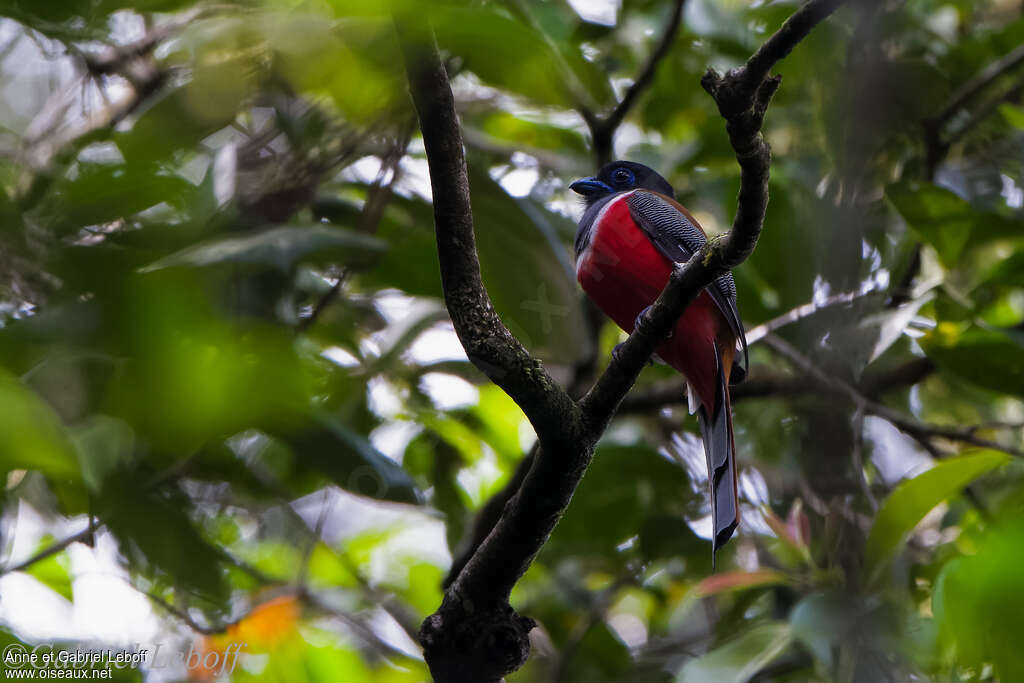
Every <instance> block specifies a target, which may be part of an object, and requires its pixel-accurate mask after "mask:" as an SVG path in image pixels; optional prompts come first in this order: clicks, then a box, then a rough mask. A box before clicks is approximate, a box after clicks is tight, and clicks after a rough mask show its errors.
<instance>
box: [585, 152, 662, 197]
mask: <svg viewBox="0 0 1024 683" xmlns="http://www.w3.org/2000/svg"><path fill="white" fill-rule="evenodd" d="M638 188H643V189H645V190H654V191H655V192H660V193H661V194H664V195H668V196H669V197H672V198H675V196H676V195H675V192H674V191H673V190H672V186H671V185H669V184H668V181H667V180H665V179H664V178H662V177H661V176H660V175H658V174H657V172H655V171H653V170H652V169H650V168H647V167H646V166H644V165H643V164H638V163H636V162H634V161H613V162H612V163H610V164H606V165H605V166H604V167H603V168H602V169H601V170H600V172H599V173H598V174H597V175H596V176H594V177H592V178H583V179H582V180H577V181H576V182H575V183H573V184H572V185H570V186H569V189H571V190H572V191H573V192H576V193H577V194H580V195H582V196H583V199H584V200H586V202H587V204H588V205H590V204H593V203H594V202H596V201H599V200H600V199H602V198H604V197H607V196H608V195H611V194H615V193H617V192H627V191H629V190H635V189H638Z"/></svg>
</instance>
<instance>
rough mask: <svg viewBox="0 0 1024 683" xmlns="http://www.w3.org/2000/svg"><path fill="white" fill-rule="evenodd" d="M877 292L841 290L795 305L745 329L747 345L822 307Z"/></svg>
mask: <svg viewBox="0 0 1024 683" xmlns="http://www.w3.org/2000/svg"><path fill="white" fill-rule="evenodd" d="M877 293H878V290H875V289H869V290H866V291H863V292H841V293H839V294H833V295H832V296H829V297H825V298H824V299H822V300H821V301H809V302H807V303H806V304H802V305H800V306H797V307H796V308H794V309H793V310H791V311H786V312H785V313H783V314H782V315H780V316H776V317H775V318H772V319H771V320H769V321H768V322H764V323H761V324H760V325H758V326H756V327H752V328H750V329H749V330H747V345H748V346H753V345H754V344H756V343H757V342H759V341H761V339H763V338H764V336H765V335H767V334H769V333H771V332H776V331H778V330H779V329H781V328H783V327H785V326H786V325H790V324H792V323H795V322H797V321H800V320H803V319H804V318H807V317H809V316H812V315H814V314H815V313H817V312H818V311H820V310H822V309H825V308H830V307H832V306H838V305H840V304H851V303H853V302H854V301H857V300H858V299H862V298H864V297H866V296H869V295H871V294H877Z"/></svg>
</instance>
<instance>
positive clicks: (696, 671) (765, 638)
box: [676, 622, 793, 683]
mask: <svg viewBox="0 0 1024 683" xmlns="http://www.w3.org/2000/svg"><path fill="white" fill-rule="evenodd" d="M792 639H793V633H792V629H791V628H790V626H789V624H785V623H780V622H772V623H767V624H761V625H758V626H754V627H753V628H751V629H749V630H747V631H745V632H744V633H743V634H742V635H740V636H739V637H738V638H735V639H733V640H731V641H729V642H728V643H726V644H725V645H723V646H721V647H719V648H717V649H715V650H712V651H711V652H709V653H707V654H706V655H704V656H703V657H700V658H699V659H695V660H691V661H690V662H687V664H686V666H684V667H683V670H682V671H681V672H680V674H679V676H678V677H677V678H676V681H677V683H746V681H749V680H750V678H751V677H752V676H753V675H754V674H756V673H757V672H758V671H760V670H761V669H762V668H763V667H764V666H765V665H767V664H769V663H770V662H771V661H772V660H773V659H775V658H776V657H777V656H779V655H780V654H782V652H783V651H784V650H785V649H786V648H787V647H789V644H790V642H791V641H792Z"/></svg>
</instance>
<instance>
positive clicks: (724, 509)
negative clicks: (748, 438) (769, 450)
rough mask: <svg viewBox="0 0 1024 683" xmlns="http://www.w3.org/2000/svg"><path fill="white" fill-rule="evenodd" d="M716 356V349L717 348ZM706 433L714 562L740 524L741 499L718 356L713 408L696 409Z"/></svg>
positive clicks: (729, 409) (726, 393) (729, 408)
mask: <svg viewBox="0 0 1024 683" xmlns="http://www.w3.org/2000/svg"><path fill="white" fill-rule="evenodd" d="M716 356H717V349H716ZM697 416H698V418H699V419H700V431H701V433H702V435H703V436H704V454H705V456H706V457H707V460H708V479H709V480H710V482H711V519H712V523H713V525H714V528H715V536H714V541H713V544H712V561H714V553H715V552H717V551H718V549H719V548H721V547H722V546H723V545H725V543H726V541H728V540H729V538H730V537H731V536H732V532H733V531H734V530H735V529H736V526H737V525H738V524H739V523H740V501H739V492H738V489H737V484H736V443H735V439H734V437H733V431H732V402H731V401H730V400H729V387H728V385H727V384H726V380H725V373H723V372H722V363H721V359H720V358H719V359H718V387H717V389H716V390H715V407H714V410H712V411H710V415H709V411H708V407H707V406H704V405H702V406H701V407H700V410H699V411H698V412H697Z"/></svg>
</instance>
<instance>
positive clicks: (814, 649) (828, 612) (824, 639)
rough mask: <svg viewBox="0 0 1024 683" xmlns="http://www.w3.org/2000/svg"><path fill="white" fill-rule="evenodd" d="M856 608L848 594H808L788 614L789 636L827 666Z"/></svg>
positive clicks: (844, 634) (855, 612)
mask: <svg viewBox="0 0 1024 683" xmlns="http://www.w3.org/2000/svg"><path fill="white" fill-rule="evenodd" d="M857 611H858V610H857V605H855V604H852V603H851V599H850V597H849V596H847V595H843V594H841V593H839V592H828V593H816V594H813V595H809V596H807V597H806V598H804V599H803V600H801V601H800V602H799V603H797V605H796V607H794V608H793V611H792V612H791V613H790V615H789V623H790V626H791V627H792V629H793V637H794V638H796V640H798V641H799V642H800V644H801V645H803V646H804V647H806V648H807V649H808V650H810V651H811V654H813V655H814V658H815V659H816V660H817V661H818V662H821V663H822V664H824V665H825V667H826V669H827V670H831V669H832V667H833V665H834V662H833V651H834V648H835V644H836V643H837V642H841V641H842V640H843V639H844V638H846V636H847V633H848V632H849V630H850V629H852V628H853V627H854V624H855V621H856V615H857Z"/></svg>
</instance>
